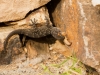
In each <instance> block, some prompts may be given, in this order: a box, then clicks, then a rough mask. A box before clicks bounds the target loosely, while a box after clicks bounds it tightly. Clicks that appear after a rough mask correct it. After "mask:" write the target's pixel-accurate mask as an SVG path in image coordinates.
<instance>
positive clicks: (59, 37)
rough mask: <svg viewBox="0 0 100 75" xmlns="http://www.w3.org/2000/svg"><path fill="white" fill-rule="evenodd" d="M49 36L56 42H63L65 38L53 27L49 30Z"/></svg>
mask: <svg viewBox="0 0 100 75" xmlns="http://www.w3.org/2000/svg"><path fill="white" fill-rule="evenodd" d="M51 35H52V36H53V37H54V38H55V39H57V40H64V39H65V37H64V36H63V35H62V32H61V31H60V29H59V28H57V27H53V28H52V29H51Z"/></svg>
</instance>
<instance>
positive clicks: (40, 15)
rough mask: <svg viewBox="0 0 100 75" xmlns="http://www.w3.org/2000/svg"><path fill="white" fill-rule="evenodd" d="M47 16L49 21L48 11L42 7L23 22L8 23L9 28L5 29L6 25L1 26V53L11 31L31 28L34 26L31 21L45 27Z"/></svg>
mask: <svg viewBox="0 0 100 75" xmlns="http://www.w3.org/2000/svg"><path fill="white" fill-rule="evenodd" d="M45 16H46V17H47V18H48V19H49V15H48V10H47V9H46V8H45V7H42V8H40V9H38V10H36V11H34V12H32V13H30V15H28V16H27V17H26V18H25V19H23V20H20V21H16V22H9V23H6V24H7V25H8V26H5V27H3V26H4V25H2V24H1V25H2V27H0V36H1V37H0V42H1V43H0V51H1V50H3V42H4V39H5V38H6V36H7V35H8V34H9V33H10V32H11V31H13V30H15V29H23V28H24V29H27V28H30V27H31V26H30V24H32V22H31V19H32V20H34V19H36V20H37V23H38V24H39V25H45V23H46V20H45ZM50 23H51V22H50ZM9 25H10V26H9Z"/></svg>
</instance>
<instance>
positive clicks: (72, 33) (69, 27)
mask: <svg viewBox="0 0 100 75" xmlns="http://www.w3.org/2000/svg"><path fill="white" fill-rule="evenodd" d="M50 6H52V7H53V8H51V7H50ZM48 8H49V11H50V12H51V16H52V21H53V22H54V24H55V26H57V27H59V28H60V29H61V30H62V31H65V32H66V34H67V38H68V39H69V40H70V41H71V42H72V45H71V46H70V48H69V50H73V51H74V52H75V53H76V55H77V56H78V58H79V59H80V60H81V61H82V62H83V63H85V64H86V65H89V66H91V67H93V68H95V69H96V70H97V71H98V72H99V73H100V69H99V68H100V63H99V62H100V13H99V12H100V11H98V10H97V9H96V8H95V7H93V5H92V3H91V0H55V1H53V0H52V2H51V4H50V5H49V6H48ZM68 53H69V52H68ZM66 54H67V53H66ZM68 55H69V54H68Z"/></svg>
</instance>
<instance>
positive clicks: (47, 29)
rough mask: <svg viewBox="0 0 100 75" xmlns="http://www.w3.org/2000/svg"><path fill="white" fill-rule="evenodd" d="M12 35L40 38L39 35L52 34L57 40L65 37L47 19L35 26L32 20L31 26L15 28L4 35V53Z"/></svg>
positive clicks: (9, 55)
mask: <svg viewBox="0 0 100 75" xmlns="http://www.w3.org/2000/svg"><path fill="white" fill-rule="evenodd" d="M31 21H32V20H31ZM13 35H19V36H20V35H24V36H27V37H30V38H41V37H45V36H47V35H52V36H53V37H54V38H55V39H57V40H64V39H65V37H64V36H63V35H62V32H61V30H60V29H59V28H58V27H54V26H52V25H50V24H49V21H48V20H47V19H46V25H42V26H40V27H37V26H36V21H35V20H34V22H33V21H32V27H31V28H28V29H17V30H14V31H12V32H10V33H9V34H8V36H7V37H6V39H5V41H4V50H3V52H4V53H6V52H7V51H6V47H7V44H8V41H9V39H10V38H11V37H12V36H13ZM20 40H21V42H22V37H21V38H20ZM10 52H11V51H10ZM9 57H11V53H10V54H9V52H8V53H7V55H6V56H5V59H7V58H9ZM7 60H8V59H7ZM10 62H11V61H10V60H9V61H8V64H10Z"/></svg>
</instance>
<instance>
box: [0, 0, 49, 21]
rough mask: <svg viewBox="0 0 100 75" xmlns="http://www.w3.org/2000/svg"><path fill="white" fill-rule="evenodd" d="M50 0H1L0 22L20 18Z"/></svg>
mask: <svg viewBox="0 0 100 75" xmlns="http://www.w3.org/2000/svg"><path fill="white" fill-rule="evenodd" d="M49 1H50V0H42V1H40V0H13V1H12V0H1V1H0V22H7V21H15V20H21V19H23V18H25V17H26V15H28V14H29V12H30V11H32V10H34V9H36V8H39V7H41V6H43V5H45V4H47V3H48V2H49Z"/></svg>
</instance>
